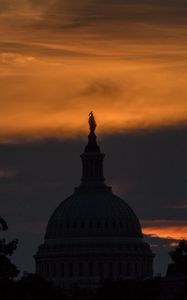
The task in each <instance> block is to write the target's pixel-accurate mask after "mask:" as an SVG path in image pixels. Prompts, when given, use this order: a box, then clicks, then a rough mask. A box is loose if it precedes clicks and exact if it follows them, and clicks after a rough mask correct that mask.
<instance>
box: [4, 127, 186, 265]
mask: <svg viewBox="0 0 187 300" xmlns="http://www.w3.org/2000/svg"><path fill="white" fill-rule="evenodd" d="M98 140H99V144H100V145H101V148H102V150H103V151H104V152H106V159H105V176H106V178H107V182H108V184H112V185H114V191H115V192H117V193H118V194H119V195H120V196H121V197H123V198H124V199H125V200H126V201H127V202H128V203H129V204H130V205H131V206H132V208H133V209H134V210H135V212H136V213H137V215H138V217H139V218H140V219H142V220H147V221H149V220H157V219H163V220H168V221H169V222H170V225H171V224H172V222H173V224H174V226H177V220H179V222H178V223H179V224H178V225H179V226H181V224H182V222H183V220H184V221H185V220H186V217H187V209H185V208H182V207H186V204H187V189H186V186H187V179H186V169H187V157H186V150H187V127H186V126H181V127H178V128H174V127H173V128H171V127H170V128H165V129H160V130H157V131H151V130H150V131H145V132H134V133H128V134H124V133H123V134H122V133H121V134H120V135H108V136H103V137H101V136H99V137H98ZM85 143H86V139H85V138H80V140H67V141H57V140H45V141H43V142H35V143H34V142H33V143H27V144H26V143H22V144H14V145H12V144H4V145H3V144H1V145H0V165H1V169H2V170H14V176H7V177H6V178H3V177H0V199H1V201H0V211H1V214H2V215H3V217H4V218H5V219H7V221H8V223H9V225H10V234H11V235H15V236H18V237H19V236H20V235H21V237H22V238H21V246H20V247H21V248H20V249H22V250H20V251H23V248H24V247H25V249H26V250H25V251H26V252H27V251H28V252H27V256H29V255H31V253H30V252H29V251H30V250H29V249H28V248H27V246H26V242H25V241H26V239H27V238H28V236H29V235H30V234H32V243H33V246H32V249H35V248H36V246H37V243H38V240H39V239H41V238H42V236H43V234H44V232H43V231H44V228H45V225H46V223H47V220H48V218H49V216H50V214H51V213H52V211H53V210H54V209H55V207H56V206H57V205H58V204H59V202H61V201H62V200H63V199H65V198H66V197H67V196H68V195H69V194H71V193H72V191H73V187H74V186H77V185H79V182H80V180H79V179H80V177H81V162H80V158H79V154H80V153H81V152H82V151H83V148H84V146H85ZM180 207H181V208H180ZM174 220H175V221H174ZM167 225H168V224H167ZM35 234H36V238H35ZM38 234H39V236H38ZM23 236H24V237H23ZM160 241H161V243H162V241H163V240H162V239H161V240H160ZM168 247H169V246H168ZM168 247H167V249H168ZM161 248H162V249H163V247H161V246H159V247H157V250H158V251H157V252H158V253H160V254H159V255H161V252H159V251H161V250H159V249H161ZM164 253H165V254H164V257H165V258H166V256H167V255H166V251H165V252H164ZM19 263H21V259H20V261H19ZM24 263H25V262H24ZM24 263H23V262H22V263H21V264H22V267H23V268H26V267H27V266H28V265H24ZM163 268H164V263H163V265H162V268H161V269H162V270H163ZM156 270H158V271H159V270H160V269H159V261H158V260H156Z"/></svg>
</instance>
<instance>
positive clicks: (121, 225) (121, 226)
mask: <svg viewBox="0 0 187 300" xmlns="http://www.w3.org/2000/svg"><path fill="white" fill-rule="evenodd" d="M119 227H120V228H121V229H122V228H123V222H122V221H120V222H119Z"/></svg>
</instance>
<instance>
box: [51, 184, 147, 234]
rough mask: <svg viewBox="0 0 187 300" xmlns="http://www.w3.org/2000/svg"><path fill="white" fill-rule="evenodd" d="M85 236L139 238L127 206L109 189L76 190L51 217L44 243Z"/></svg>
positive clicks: (136, 226)
mask: <svg viewBox="0 0 187 300" xmlns="http://www.w3.org/2000/svg"><path fill="white" fill-rule="evenodd" d="M68 236H69V237H78V236H79V237H80V236H82V237H84V236H89V237H90V236H111V237H112V236H123V237H142V232H141V226H140V223H139V220H138V218H137V217H136V215H135V213H134V212H133V210H132V209H131V208H130V206H129V205H128V204H127V203H125V201H123V200H122V199H121V198H119V197H117V196H115V195H114V194H113V193H112V190H111V189H110V188H108V187H105V186H104V187H102V188H97V189H91V190H90V189H88V188H76V189H75V192H74V194H73V195H72V196H70V197H69V198H67V199H66V200H64V201H62V203H61V204H60V205H59V207H58V208H57V209H56V210H55V212H54V213H53V215H52V216H51V218H50V220H49V222H48V226H47V231H46V235H45V239H46V240H47V239H61V238H63V237H68Z"/></svg>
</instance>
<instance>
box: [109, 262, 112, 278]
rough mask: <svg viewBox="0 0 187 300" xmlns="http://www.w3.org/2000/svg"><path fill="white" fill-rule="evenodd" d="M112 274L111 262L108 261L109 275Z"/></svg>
mask: <svg viewBox="0 0 187 300" xmlns="http://www.w3.org/2000/svg"><path fill="white" fill-rule="evenodd" d="M112 274H113V263H112V262H110V263H109V275H110V276H112Z"/></svg>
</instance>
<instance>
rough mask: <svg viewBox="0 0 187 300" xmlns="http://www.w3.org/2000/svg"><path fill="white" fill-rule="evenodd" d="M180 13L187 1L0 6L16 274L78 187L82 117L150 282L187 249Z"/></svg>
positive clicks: (6, 201)
mask: <svg viewBox="0 0 187 300" xmlns="http://www.w3.org/2000/svg"><path fill="white" fill-rule="evenodd" d="M186 14H187V0H162V1H161V0H142V1H139V0H131V1H130V0H107V1H106V0H100V1H99V0H79V1H77V0H45V1H44V0H40V1H37V0H0V91H1V95H0V199H1V200H0V212H1V215H2V216H3V217H4V218H5V219H7V221H8V223H9V227H10V231H9V236H10V237H14V236H15V237H17V236H18V237H19V239H20V245H19V248H18V251H17V252H18V253H17V256H15V261H16V262H17V264H18V265H19V266H20V268H22V269H24V270H25V269H26V270H34V262H33V259H32V255H33V254H34V253H35V251H36V249H37V246H38V244H39V243H40V242H41V240H42V237H43V235H44V231H45V226H46V223H47V220H48V218H49V216H50V214H51V213H52V211H53V210H54V208H55V207H56V206H57V205H58V204H59V202H60V201H62V200H63V199H64V198H65V197H66V196H68V195H69V194H70V193H71V192H72V191H73V187H74V186H76V185H78V184H79V178H80V176H81V164H80V159H79V154H80V153H81V152H82V151H83V149H84V146H85V144H86V136H87V133H88V125H87V118H88V113H89V112H90V111H92V110H93V111H94V113H95V115H96V120H97V124H98V127H97V135H98V138H99V143H100V145H101V148H102V150H103V152H105V153H106V154H107V156H106V160H105V177H106V179H107V182H108V183H109V184H110V185H112V186H113V190H114V192H115V193H117V194H118V195H120V196H121V197H122V198H124V199H125V200H126V201H127V202H128V203H129V204H130V205H131V207H132V208H133V209H134V211H135V212H136V214H137V215H138V217H139V218H140V221H141V224H142V226H143V231H144V233H145V234H146V239H147V240H148V241H149V242H150V243H151V246H152V248H153V251H154V252H155V253H156V254H157V256H156V258H155V272H164V271H165V270H166V267H167V263H168V261H169V258H168V251H169V250H170V249H171V247H172V246H174V245H176V243H177V240H178V239H180V238H187V221H186V220H187V190H186V186H187V176H186V167H187V158H186V150H187V87H186V82H187V72H186V71H187V19H186ZM67 167H68V172H67ZM75 167H76V168H75ZM74 169H76V172H74V171H73V170H74Z"/></svg>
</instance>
